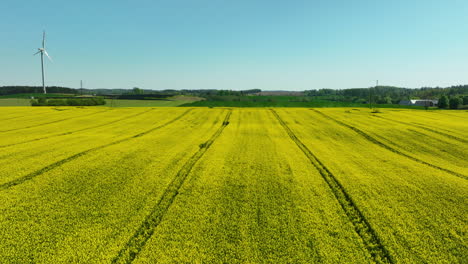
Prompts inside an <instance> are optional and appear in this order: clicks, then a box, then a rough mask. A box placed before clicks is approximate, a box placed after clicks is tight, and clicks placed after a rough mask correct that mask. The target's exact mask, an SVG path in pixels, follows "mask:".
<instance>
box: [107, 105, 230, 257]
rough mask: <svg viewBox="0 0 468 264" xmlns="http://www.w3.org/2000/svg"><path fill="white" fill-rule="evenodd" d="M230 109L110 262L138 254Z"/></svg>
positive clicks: (226, 119) (214, 137) (217, 133)
mask: <svg viewBox="0 0 468 264" xmlns="http://www.w3.org/2000/svg"><path fill="white" fill-rule="evenodd" d="M231 113H232V110H231V109H229V110H228V113H227V114H226V117H225V118H224V121H223V123H222V125H221V127H220V128H218V130H216V132H215V133H214V134H213V135H212V136H211V137H210V139H208V141H206V142H205V143H203V144H201V145H200V149H199V150H198V151H197V152H196V153H195V154H193V155H192V157H191V158H190V159H189V160H188V161H187V162H186V163H185V164H184V165H183V166H182V168H181V169H180V170H179V171H178V173H177V175H176V176H175V177H174V179H173V180H172V181H171V183H170V184H169V185H168V186H167V187H166V189H165V190H164V193H163V194H162V196H161V198H160V200H159V202H158V203H157V204H156V206H155V207H154V208H153V209H152V210H151V212H150V214H149V215H148V216H147V217H146V218H145V220H144V221H143V223H142V224H141V225H140V227H139V228H138V229H137V230H136V232H135V233H134V234H133V236H132V237H131V238H130V239H129V240H128V242H127V243H126V244H125V246H124V247H123V248H122V249H121V250H120V251H119V253H118V255H117V256H116V257H115V258H114V259H113V260H112V263H132V262H133V260H135V258H136V257H137V256H138V254H139V253H140V251H141V250H142V249H143V247H144V246H145V244H146V242H147V241H148V240H149V239H150V237H151V236H152V235H153V233H154V230H155V228H156V227H158V225H159V223H161V221H162V219H163V217H164V215H165V214H166V212H167V211H168V210H169V208H170V207H171V205H172V203H173V202H174V200H175V198H176V197H177V195H178V194H179V189H180V188H181V187H182V185H183V184H184V182H185V180H186V179H187V177H188V175H189V174H190V172H191V171H192V168H193V167H194V166H195V164H196V163H197V162H198V161H199V160H200V159H201V158H202V157H203V155H204V154H205V152H206V151H207V150H208V149H209V148H210V146H211V145H212V144H213V143H214V142H215V140H216V139H217V138H218V137H219V136H220V135H221V133H222V132H223V130H224V128H225V127H226V126H227V125H228V124H229V118H230V117H231Z"/></svg>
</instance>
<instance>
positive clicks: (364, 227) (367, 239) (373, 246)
mask: <svg viewBox="0 0 468 264" xmlns="http://www.w3.org/2000/svg"><path fill="white" fill-rule="evenodd" d="M271 111H272V112H273V114H274V115H275V117H276V118H277V119H278V122H279V123H280V124H281V126H282V127H283V128H284V130H285V131H286V132H287V133H288V135H289V137H290V138H291V140H292V141H294V143H296V145H297V146H298V147H299V148H300V149H301V151H302V152H303V153H304V155H306V156H307V158H308V159H309V160H310V162H311V163H312V164H313V165H314V167H315V168H316V169H317V170H318V171H319V172H320V175H322V177H323V179H324V180H325V181H326V182H327V184H328V186H329V187H330V189H331V190H332V191H333V194H334V195H335V197H336V199H337V200H338V202H339V203H340V205H341V207H342V208H343V210H344V211H345V213H346V215H347V216H348V218H349V221H351V223H352V224H353V225H354V229H355V230H356V233H358V234H359V236H360V237H361V239H362V241H363V242H364V244H365V245H366V248H367V250H368V251H369V253H370V255H371V256H372V257H373V259H374V261H375V262H376V263H393V262H394V261H393V260H392V257H391V256H390V254H389V252H388V251H387V249H386V248H385V246H384V245H383V244H382V241H381V240H380V238H379V236H378V235H377V233H376V232H375V230H374V229H373V228H372V226H371V225H370V223H369V222H368V221H367V219H366V218H365V216H364V215H363V214H362V212H361V211H360V210H359V208H358V207H357V206H356V204H355V203H354V201H353V199H352V198H351V196H350V195H349V194H348V193H347V192H346V190H345V188H344V187H343V185H341V183H340V182H339V181H338V180H337V179H336V177H335V176H334V175H333V174H332V173H331V172H330V170H329V169H328V168H327V167H326V166H325V165H324V164H323V163H322V162H321V161H320V160H319V159H318V158H317V156H315V155H314V153H313V152H312V151H310V149H309V148H307V146H306V145H304V144H303V143H302V142H301V141H300V140H299V139H298V138H297V136H296V135H295V134H294V132H293V131H292V130H291V129H290V128H289V127H288V125H287V124H286V123H285V122H284V121H283V119H281V117H280V116H279V115H278V113H276V111H275V110H273V109H271Z"/></svg>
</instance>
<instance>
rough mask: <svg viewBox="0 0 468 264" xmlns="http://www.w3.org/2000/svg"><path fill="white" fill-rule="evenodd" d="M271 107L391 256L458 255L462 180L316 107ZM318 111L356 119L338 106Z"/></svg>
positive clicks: (446, 258) (447, 258)
mask: <svg viewBox="0 0 468 264" xmlns="http://www.w3.org/2000/svg"><path fill="white" fill-rule="evenodd" d="M276 111H277V112H278V114H279V115H280V117H281V118H282V119H283V120H284V121H285V123H286V124H287V125H288V126H289V127H290V128H291V130H293V131H294V133H295V134H296V136H297V137H298V138H299V139H300V140H301V142H303V144H304V145H306V146H307V147H308V148H309V149H313V150H314V154H315V155H316V156H317V157H319V159H320V160H321V161H322V162H323V164H324V166H326V167H327V168H328V169H329V170H330V171H331V173H333V175H335V177H336V178H337V179H338V181H339V182H340V183H341V184H342V186H343V187H344V188H345V189H346V191H347V192H348V194H349V195H350V197H352V198H353V201H354V203H355V204H356V205H357V207H358V208H359V209H360V210H361V212H362V213H363V214H364V215H365V216H366V219H367V220H368V222H369V223H370V224H371V225H372V228H373V229H374V230H376V232H377V233H378V234H379V237H380V239H381V241H382V243H384V245H385V247H386V249H387V250H388V251H389V252H390V254H391V256H392V257H393V258H394V259H395V262H402V263H414V262H430V263H435V262H437V263H459V262H462V260H463V259H464V257H463V256H464V255H465V253H466V252H467V251H466V250H467V247H466V243H465V242H464V240H465V239H466V236H465V235H464V234H465V231H464V229H465V227H466V224H467V223H468V221H467V218H466V210H467V209H468V208H467V204H466V197H467V195H468V193H467V191H466V190H467V187H468V185H467V182H466V180H465V179H462V178H459V177H453V175H451V174H448V173H446V172H444V171H441V170H439V169H436V168H433V167H429V166H427V165H424V164H421V163H419V162H416V161H414V160H411V159H408V158H406V157H403V156H401V155H399V154H397V153H394V152H392V151H389V150H388V149H385V148H382V147H380V146H378V145H376V144H374V143H372V142H370V141H369V140H368V139H366V138H365V137H363V136H357V134H356V132H355V131H354V130H352V129H349V128H345V127H344V126H342V125H340V124H338V123H336V122H334V121H333V120H330V119H328V118H326V117H324V116H323V115H320V114H318V113H316V112H314V111H310V110H308V111H305V110H303V109H278V110H276ZM320 111H321V112H326V113H327V114H328V115H331V114H333V117H335V118H336V116H339V115H340V114H341V115H343V118H344V117H346V118H348V120H349V118H353V119H354V116H353V115H351V116H350V115H347V113H345V112H344V111H343V109H321V110H320ZM353 119H350V120H353ZM356 119H357V120H359V121H360V119H359V118H356ZM353 125H354V123H353ZM464 162H466V160H465V161H464Z"/></svg>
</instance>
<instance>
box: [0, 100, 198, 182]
mask: <svg viewBox="0 0 468 264" xmlns="http://www.w3.org/2000/svg"><path fill="white" fill-rule="evenodd" d="M190 111H192V109H188V110H187V111H185V112H184V113H182V114H181V115H179V116H177V117H176V118H174V119H172V120H170V121H168V122H166V123H164V124H162V125H160V126H157V127H153V128H151V129H149V130H146V131H144V132H141V133H138V134H136V135H133V136H130V137H126V138H123V139H119V140H117V141H114V142H111V143H108V144H104V145H101V146H98V147H95V148H91V149H88V150H85V151H82V152H79V153H77V154H74V155H72V156H70V157H68V158H65V159H62V160H59V161H57V162H55V163H52V164H50V165H48V166H46V167H44V168H42V169H40V170H37V171H35V172H32V173H30V174H28V175H26V176H24V177H21V178H18V179H16V180H13V181H9V182H6V183H4V184H1V185H0V190H5V189H9V188H11V187H13V186H16V185H19V184H22V183H24V182H26V181H29V180H31V179H33V178H34V177H37V176H39V175H41V174H43V173H45V172H48V171H50V170H52V169H54V168H57V167H59V166H61V165H62V164H64V163H67V162H69V161H72V160H75V159H77V158H79V157H81V156H83V155H86V154H88V153H90V152H93V151H96V150H100V149H103V148H106V147H109V146H113V145H116V144H119V143H122V142H125V141H129V140H131V139H134V138H137V137H141V136H144V135H146V134H148V133H151V132H153V131H155V130H157V129H160V128H163V127H165V126H168V125H170V124H172V123H174V122H175V121H177V120H179V119H181V118H182V117H183V116H185V115H186V114H188V113H189V112H190Z"/></svg>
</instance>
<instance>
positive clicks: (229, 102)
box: [182, 95, 424, 109]
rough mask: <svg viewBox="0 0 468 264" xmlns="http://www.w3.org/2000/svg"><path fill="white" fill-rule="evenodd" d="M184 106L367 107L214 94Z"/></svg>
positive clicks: (304, 99)
mask: <svg viewBox="0 0 468 264" xmlns="http://www.w3.org/2000/svg"><path fill="white" fill-rule="evenodd" d="M182 106H186V107H367V106H368V104H362V103H353V102H343V101H333V100H325V99H315V98H312V97H305V96H279V95H275V96H214V97H212V98H208V99H207V100H203V101H196V102H189V103H186V104H182ZM373 107H379V108H409V109H424V107H420V106H403V105H384V104H379V105H376V104H373Z"/></svg>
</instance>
